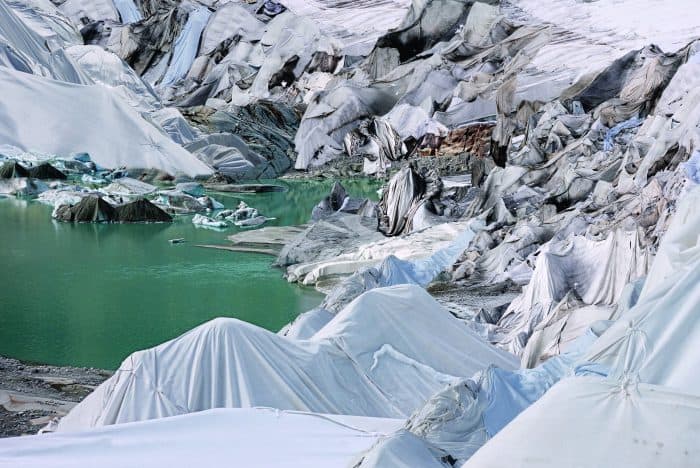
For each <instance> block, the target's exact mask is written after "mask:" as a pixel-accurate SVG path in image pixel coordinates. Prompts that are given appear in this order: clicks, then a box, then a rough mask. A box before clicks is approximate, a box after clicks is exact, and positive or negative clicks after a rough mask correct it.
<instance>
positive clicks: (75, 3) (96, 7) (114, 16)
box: [59, 0, 119, 25]
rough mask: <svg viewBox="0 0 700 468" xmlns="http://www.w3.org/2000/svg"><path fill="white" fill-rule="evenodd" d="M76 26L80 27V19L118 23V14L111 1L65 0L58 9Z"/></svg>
mask: <svg viewBox="0 0 700 468" xmlns="http://www.w3.org/2000/svg"><path fill="white" fill-rule="evenodd" d="M59 8H60V9H61V11H62V12H63V13H64V14H65V15H66V16H68V17H69V18H70V19H71V21H73V23H75V24H76V25H82V24H83V23H82V22H81V19H82V18H88V19H89V20H92V21H100V20H111V21H119V12H117V9H116V8H115V7H114V3H112V0H66V2H64V3H63V4H61V6H60V7H59Z"/></svg>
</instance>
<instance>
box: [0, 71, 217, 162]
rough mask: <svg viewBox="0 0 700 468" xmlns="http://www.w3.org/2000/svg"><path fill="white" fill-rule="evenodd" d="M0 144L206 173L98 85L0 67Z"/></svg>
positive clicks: (193, 158) (181, 149) (180, 148)
mask: <svg viewBox="0 0 700 468" xmlns="http://www.w3.org/2000/svg"><path fill="white" fill-rule="evenodd" d="M0 89H2V94H3V98H2V105H0V123H1V124H2V125H0V141H2V143H4V144H8V145H13V146H17V147H18V148H21V149H23V150H25V151H39V152H42V153H49V154H55V155H61V156H66V155H69V154H71V153H78V152H86V153H89V154H90V156H91V158H92V160H93V161H95V162H96V163H97V164H99V165H100V166H102V167H106V168H117V167H122V166H125V167H128V168H155V169H160V170H163V171H165V172H168V173H170V174H185V175H189V176H198V175H206V174H210V173H211V172H212V170H211V169H210V168H209V167H208V166H207V165H205V164H204V163H203V162H201V161H199V160H198V159H197V158H196V157H194V156H193V155H192V154H190V153H189V152H187V151H186V150H184V149H183V148H182V147H180V146H178V145H177V144H176V143H174V142H173V141H172V140H170V138H168V137H167V136H166V135H164V134H163V133H161V132H160V131H159V130H158V129H157V128H156V127H154V126H153V125H152V124H150V123H149V122H147V121H146V120H145V119H143V118H142V117H141V115H140V114H139V113H137V112H136V111H134V110H133V109H132V108H131V107H129V105H127V104H126V103H125V102H123V101H122V100H121V99H119V97H117V96H116V95H115V94H113V93H112V92H111V91H110V90H109V89H108V88H105V87H103V86H101V85H90V86H86V85H76V84H70V83H65V82H60V81H54V80H51V79H48V78H43V77H39V76H34V75H30V74H28V73H21V72H18V71H15V70H11V69H9V68H4V67H0Z"/></svg>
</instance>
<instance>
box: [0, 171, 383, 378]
mask: <svg viewBox="0 0 700 468" xmlns="http://www.w3.org/2000/svg"><path fill="white" fill-rule="evenodd" d="M274 183H276V184H278V185H284V186H286V187H288V191H286V192H274V193H265V194H255V195H239V194H232V195H222V194H212V196H214V198H216V199H217V200H219V201H221V202H222V203H224V205H226V207H227V208H233V207H235V206H236V205H237V204H238V202H239V201H240V200H245V201H246V203H248V204H249V205H250V206H252V207H255V208H257V209H258V210H259V211H260V213H261V214H263V215H265V216H268V217H275V218H277V219H276V220H275V221H270V222H268V223H267V225H268V226H270V225H296V224H301V223H304V222H306V221H307V220H308V218H309V216H310V213H311V209H312V207H313V206H314V205H315V204H316V203H317V202H318V201H319V200H321V199H322V198H323V197H324V196H326V195H327V194H328V192H329V190H330V186H331V184H332V183H331V182H330V181H326V182H308V181H305V182H281V181H275V182H274ZM344 185H345V186H346V188H347V189H348V191H349V192H350V193H351V194H352V195H354V196H370V197H372V198H374V199H376V193H375V190H376V189H377V185H376V183H374V182H370V181H364V180H354V181H347V182H344ZM238 230H239V228H236V227H230V228H229V229H226V230H210V229H205V228H201V227H199V228H198V227H195V226H194V225H192V223H191V216H180V217H176V220H175V222H174V223H173V224H133V225H119V224H111V225H94V224H76V225H71V224H63V223H58V222H56V221H54V220H52V219H51V207H49V206H46V205H42V204H40V203H37V202H27V201H23V200H16V199H2V198H0V246H1V248H0V265H2V273H0V354H2V355H5V356H10V357H15V358H18V359H23V360H27V361H33V362H39V363H47V364H55V365H72V366H88V367H99V368H106V369H115V368H116V367H118V365H119V363H120V362H121V361H122V360H123V359H124V358H125V357H126V356H127V355H128V354H130V353H131V352H133V351H136V350H139V349H143V348H147V347H150V346H154V345H156V344H159V343H162V342H163V341H165V340H168V339H171V338H174V337H176V336H178V335H179V334H181V333H183V332H185V331H187V330H189V329H191V328H192V327H195V326H197V325H198V324H200V323H202V322H205V321H207V320H210V319H212V318H214V317H235V318H239V319H241V320H245V321H247V322H251V323H254V324H256V325H259V326H261V327H264V328H267V329H268V330H271V331H275V332H276V331H278V330H279V329H280V328H281V327H282V326H283V325H284V324H286V323H287V322H289V321H291V320H293V319H294V318H295V317H296V316H297V315H298V314H299V313H301V312H303V311H306V310H308V309H311V308H313V307H315V306H316V305H318V304H319V303H320V301H321V300H322V296H321V295H320V294H319V293H317V292H316V291H314V290H312V289H309V288H302V287H300V286H297V285H294V284H289V283H287V282H286V280H284V279H283V278H282V271H281V270H279V269H276V268H273V267H272V266H271V264H272V262H273V260H274V258H273V257H271V256H267V255H260V254H251V253H236V252H229V251H223V250H213V249H205V248H200V247H195V244H225V243H226V236H228V235H231V234H233V233H235V232H237V231H238ZM180 237H182V238H185V239H186V240H187V242H186V243H185V244H178V245H171V244H170V243H169V242H168V239H173V238H180Z"/></svg>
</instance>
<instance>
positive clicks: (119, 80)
mask: <svg viewBox="0 0 700 468" xmlns="http://www.w3.org/2000/svg"><path fill="white" fill-rule="evenodd" d="M65 51H66V54H67V55H68V56H69V57H71V58H72V59H73V60H74V61H75V63H77V64H78V65H79V66H80V68H81V69H82V71H83V72H84V73H85V74H86V75H87V76H88V77H89V78H90V79H91V80H92V81H93V82H94V83H99V84H101V85H104V86H106V87H108V88H112V89H114V91H115V93H117V94H119V95H120V97H122V98H123V99H124V101H126V102H127V103H128V104H129V105H130V106H131V107H133V108H134V109H135V110H138V111H152V110H154V109H158V108H160V107H161V105H160V98H159V97H158V96H157V95H156V93H155V91H153V89H152V88H151V87H150V86H149V85H147V84H146V83H145V82H144V81H143V80H142V79H141V77H140V76H139V75H138V74H137V73H136V72H135V71H134V70H133V69H132V68H131V67H130V66H129V65H128V64H127V63H126V62H124V61H123V60H122V59H121V58H119V56H117V55H116V54H114V53H112V52H109V51H107V50H105V49H103V48H102V47H100V46H96V45H76V46H71V47H68V48H66V49H65Z"/></svg>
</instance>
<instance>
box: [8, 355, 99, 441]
mask: <svg viewBox="0 0 700 468" xmlns="http://www.w3.org/2000/svg"><path fill="white" fill-rule="evenodd" d="M112 374H113V372H112V371H108V370H104V369H94V368H85V367H71V366H53V365H44V364H36V363H29V362H24V361H20V360H18V359H14V358H9V357H6V356H0V438H4V437H14V436H21V435H32V434H36V433H37V432H38V431H39V430H40V429H41V428H42V427H44V426H45V425H46V424H48V423H49V421H50V420H51V419H53V418H55V417H59V416H63V415H64V414H66V413H67V412H68V411H69V410H70V409H71V408H72V407H73V406H75V405H76V404H77V403H79V402H80V401H81V400H82V399H83V398H85V397H86V396H87V395H88V394H89V393H90V392H92V390H93V389H94V388H95V387H97V386H98V385H99V384H101V383H102V382H104V381H105V380H107V378H109V377H110V376H111V375H112Z"/></svg>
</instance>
